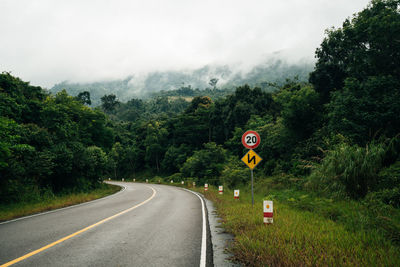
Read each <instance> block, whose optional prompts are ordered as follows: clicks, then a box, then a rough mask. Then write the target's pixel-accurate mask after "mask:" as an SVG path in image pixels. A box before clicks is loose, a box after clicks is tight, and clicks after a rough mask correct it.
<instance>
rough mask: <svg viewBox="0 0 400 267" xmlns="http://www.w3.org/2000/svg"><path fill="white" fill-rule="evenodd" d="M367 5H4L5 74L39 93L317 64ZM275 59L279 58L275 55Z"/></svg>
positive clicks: (0, 11) (342, 0) (267, 0)
mask: <svg viewBox="0 0 400 267" xmlns="http://www.w3.org/2000/svg"><path fill="white" fill-rule="evenodd" d="M367 4H368V1H366V0H354V1H347V0H338V1H328V0H286V1H271V0H253V1H232V0H229V1H228V0H220V1H204V0H203V1H187V0H171V1H161V0H160V1H154V0H149V1H129V0H127V1H121V0H119V1H106V0H103V1H67V0H65V1H51V0H41V1H29V0H25V1H14V0H5V1H4V0H3V1H1V2H0V32H1V36H2V37H1V42H0V70H1V71H11V72H12V73H14V74H15V75H17V76H20V77H21V78H22V79H24V80H29V81H31V83H32V84H35V85H41V86H45V87H51V86H52V85H53V84H54V83H58V82H60V81H63V80H70V81H73V82H90V81H95V80H107V79H120V78H123V77H126V76H128V75H132V74H145V73H148V72H152V71H166V70H180V69H195V68H199V67H201V66H204V65H207V64H217V65H225V64H228V65H230V66H233V67H235V66H236V67H238V68H249V67H251V66H254V65H255V64H258V63H260V62H263V61H265V60H266V59H267V58H269V57H271V56H273V55H276V52H279V53H280V55H282V56H283V55H284V56H285V58H286V59H287V60H289V61H293V62H295V61H298V60H300V59H304V58H305V59H308V60H312V59H313V57H314V51H315V49H316V47H318V46H319V44H320V43H321V41H322V39H323V37H324V30H325V29H327V28H329V27H331V26H340V25H341V23H342V22H343V21H344V19H345V18H347V17H349V16H351V15H352V14H354V13H355V12H358V11H361V10H362V9H363V8H364V7H366V5H367ZM274 53H275V54H274Z"/></svg>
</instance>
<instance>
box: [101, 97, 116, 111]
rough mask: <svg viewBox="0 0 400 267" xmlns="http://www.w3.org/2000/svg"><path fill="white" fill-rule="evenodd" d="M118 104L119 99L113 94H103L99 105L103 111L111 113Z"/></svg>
mask: <svg viewBox="0 0 400 267" xmlns="http://www.w3.org/2000/svg"><path fill="white" fill-rule="evenodd" d="M118 105H119V101H118V100H117V97H116V96H115V95H114V94H110V95H104V96H103V97H102V98H101V107H102V108H103V110H104V111H105V112H108V113H112V112H114V110H115V108H116V107H117V106H118Z"/></svg>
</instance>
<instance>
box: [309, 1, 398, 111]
mask: <svg viewBox="0 0 400 267" xmlns="http://www.w3.org/2000/svg"><path fill="white" fill-rule="evenodd" d="M399 5H400V1H399V0H374V1H372V2H371V3H370V4H369V6H368V7H367V8H366V9H364V10H363V11H361V12H359V13H358V14H356V15H355V16H354V17H353V18H352V19H351V20H350V19H347V20H345V22H344V23H343V26H342V28H338V29H335V28H332V29H329V30H327V31H326V34H327V36H326V37H325V39H324V40H323V42H322V44H321V47H320V48H318V49H317V50H316V53H315V54H316V57H317V58H318V61H317V63H316V65H315V70H314V72H312V73H311V75H310V82H311V83H312V84H313V85H314V87H315V90H316V91H317V92H318V93H320V95H321V97H322V98H321V99H322V101H323V102H324V103H327V102H328V101H329V99H330V93H331V92H332V91H335V90H342V88H343V86H344V85H345V79H346V78H350V77H351V78H355V79H357V80H359V81H365V80H366V79H367V78H368V77H369V76H392V77H400V31H399V28H400V12H399Z"/></svg>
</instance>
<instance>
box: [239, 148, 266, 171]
mask: <svg viewBox="0 0 400 267" xmlns="http://www.w3.org/2000/svg"><path fill="white" fill-rule="evenodd" d="M242 161H243V162H244V163H245V164H246V165H247V167H249V168H250V169H251V170H252V169H254V168H255V167H256V166H257V165H258V163H260V162H261V161H262V158H261V157H260V156H259V155H258V154H257V153H256V152H254V150H252V149H250V150H249V151H248V152H247V153H246V155H244V157H243V158H242Z"/></svg>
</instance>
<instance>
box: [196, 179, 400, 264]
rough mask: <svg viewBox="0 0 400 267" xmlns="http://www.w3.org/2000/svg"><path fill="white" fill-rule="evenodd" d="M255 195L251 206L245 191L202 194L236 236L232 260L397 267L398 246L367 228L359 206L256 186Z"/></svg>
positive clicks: (380, 233) (399, 260)
mask: <svg viewBox="0 0 400 267" xmlns="http://www.w3.org/2000/svg"><path fill="white" fill-rule="evenodd" d="M264 185H265V184H264ZM198 190H199V191H202V189H198ZM256 191H257V193H256V195H255V201H256V204H255V206H254V208H253V207H252V205H251V195H250V193H249V192H248V191H247V189H242V190H241V195H240V200H234V199H233V192H232V191H230V190H225V192H224V195H222V196H221V195H218V193H217V190H216V189H215V188H212V187H211V188H210V189H209V191H208V192H206V193H205V196H206V197H207V198H209V199H210V200H212V201H213V202H214V203H216V207H217V210H218V213H219V215H220V216H221V217H222V219H223V227H224V228H225V229H226V231H228V232H230V233H233V234H234V235H235V240H234V242H233V243H232V244H231V246H230V248H229V249H230V250H231V252H232V253H233V254H234V260H236V261H238V262H240V263H242V264H244V265H246V266H400V247H399V246H397V245H396V242H394V241H393V240H391V239H390V238H388V237H387V236H386V235H385V234H384V232H382V231H381V229H379V228H374V227H366V226H367V225H368V223H369V222H368V221H369V220H370V218H369V217H368V216H367V215H365V213H363V212H360V209H361V207H362V208H363V209H365V206H362V204H359V205H355V206H353V205H354V204H355V203H356V202H354V201H353V202H346V201H342V202H340V201H339V202H337V201H333V200H331V199H322V198H318V197H316V196H311V195H307V194H305V193H304V192H301V191H296V190H281V189H279V190H276V189H275V190H268V188H265V187H264V188H263V187H260V185H257V186H256ZM267 198H268V199H273V200H274V224H272V225H264V223H263V210H262V200H263V199H267ZM399 219H400V218H399ZM391 220H394V219H393V218H391ZM382 223H384V222H383V221H382ZM363 226H364V227H363Z"/></svg>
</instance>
